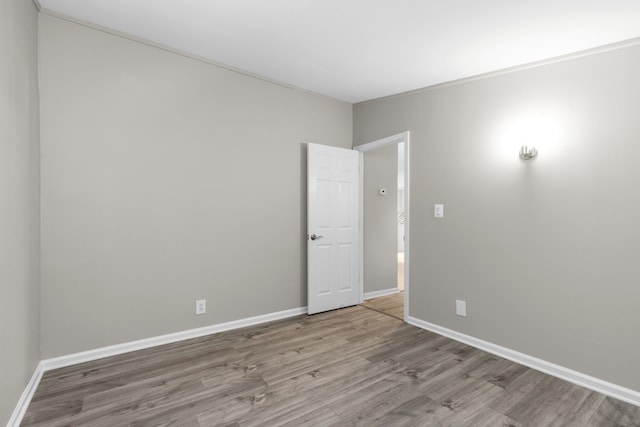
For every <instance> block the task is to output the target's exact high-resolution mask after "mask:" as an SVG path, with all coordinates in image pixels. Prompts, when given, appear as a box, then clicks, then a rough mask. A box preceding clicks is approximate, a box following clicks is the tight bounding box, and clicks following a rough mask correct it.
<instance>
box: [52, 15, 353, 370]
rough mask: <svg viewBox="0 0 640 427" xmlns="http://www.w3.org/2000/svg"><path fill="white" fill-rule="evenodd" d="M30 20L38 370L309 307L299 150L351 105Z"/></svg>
mask: <svg viewBox="0 0 640 427" xmlns="http://www.w3.org/2000/svg"><path fill="white" fill-rule="evenodd" d="M40 24H41V26H40V34H41V37H40V49H41V50H40V66H41V68H40V76H41V80H40V82H41V114H42V122H41V125H42V182H43V186H42V215H43V222H42V270H43V271H42V275H43V283H42V296H43V306H42V333H43V339H42V352H43V358H49V357H53V356H59V355H64V354H69V353H74V352H78V351H82V350H87V349H93V348H98V347H102V346H107V345H111V344H117V343H122V342H127V341H131V340H137V339H142V338H148V337H152V336H156V335H160V334H166V333H171V332H176V331H181V330H185V329H190V328H196V327H201V326H206V325H211V324H216V323H220V322H225V321H231V320H236V319H242V318H246V317H250V316H256V315H261V314H266V313H272V312H277V311H281V310H287V309H293V308H298V307H302V306H305V305H306V267H305V265H306V242H305V240H304V237H305V235H306V223H305V221H306V213H305V206H306V178H305V177H306V170H305V163H306V160H305V159H306V151H305V145H304V144H303V143H307V142H316V143H321V144H326V145H335V146H341V147H347V148H348V147H351V140H352V113H351V112H352V107H351V105H349V104H345V103H341V102H337V101H334V100H330V99H327V98H323V97H320V96H316V95H311V94H309V93H306V92H302V91H297V90H293V89H289V88H285V87H282V86H279V85H275V84H272V83H268V82H265V81H262V80H258V79H255V78H252V77H248V76H245V75H242V74H239V73H235V72H232V71H229V70H226V69H223V68H220V67H217V66H213V65H210V64H207V63H204V62H200V61H197V60H194V59H191V58H188V57H185V56H181V55H178V54H175V53H171V52H168V51H165V50H161V49H158V48H155V47H151V46H149V45H146V44H142V43H139V42H135V41H132V40H129V39H126V38H122V37H118V36H114V35H112V34H108V33H105V32H102V31H98V30H95V29H91V28H87V27H84V26H81V25H78V24H74V23H70V22H67V21H64V20H61V19H58V18H54V17H51V16H48V15H41V20H40ZM199 298H205V299H207V314H206V315H203V316H197V317H196V316H195V315H194V301H195V300H196V299H199Z"/></svg>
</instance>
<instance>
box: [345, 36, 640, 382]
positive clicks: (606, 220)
mask: <svg viewBox="0 0 640 427" xmlns="http://www.w3.org/2000/svg"><path fill="white" fill-rule="evenodd" d="M639 71H640V46H635V47H627V48H623V49H619V50H614V51H609V52H605V53H599V54H595V55H591V56H586V57H582V58H578V59H572V60H568V61H564V62H559V63H555V64H550V65H544V66H540V67H537V68H530V69H527V70H522V71H517V72H513V73H509V74H504V75H499V76H494V77H490V78H484V79H479V80H475V81H470V82H465V83H460V84H454V85H450V86H446V87H440V88H433V89H430V90H424V91H420V92H416V93H411V94H405V95H401V96H395V97H391V98H388V99H382V100H378V101H372V102H367V103H362V104H358V105H356V106H354V138H355V144H356V145H358V144H362V143H365V142H368V141H371V140H375V139H378V138H381V137H385V136H388V135H393V134H396V133H399V132H401V131H405V130H409V131H411V156H412V158H411V192H412V194H411V236H410V237H411V248H410V249H411V271H410V274H411V288H410V291H411V301H410V315H411V316H413V317H416V318H419V319H422V320H424V321H427V322H432V323H435V324H438V325H441V326H444V327H447V328H450V329H453V330H456V331H459V332H462V333H465V334H468V335H471V336H474V337H477V338H481V339H484V340H487V341H490V342H493V343H496V344H499V345H502V346H506V347H508V348H511V349H515V350H518V351H521V352H524V353H526V354H529V355H532V356H536V357H539V358H542V359H544V360H547V361H550V362H554V363H557V364H560V365H563V366H566V367H569V368H572V369H575V370H577V371H580V372H583V373H586V374H588V375H592V376H595V377H598V378H601V379H604V380H607V381H611V382H613V383H616V384H620V385H622V386H625V387H628V388H631V389H634V390H640V376H639V375H637V372H638V360H640V340H638V325H640V310H638V302H639V301H640V273H639V270H638V259H639V256H640V227H638V218H640V185H639V183H640V167H638V159H639V158H640V120H639V118H640V96H639V94H640V79H639V78H638V75H639ZM522 117H529V118H530V119H522ZM523 120H524V121H525V122H526V121H533V122H537V123H538V125H537V126H536V127H535V128H534V129H533V130H530V129H528V128H527V126H523V127H522V128H521V129H520V131H519V132H520V136H518V133H519V132H518V131H517V129H515V130H514V129H513V123H515V122H517V123H523ZM542 122H546V123H555V125H554V126H550V128H551V129H553V128H554V127H555V130H553V131H550V132H549V133H548V134H547V135H546V136H540V137H538V138H537V139H536V145H537V146H538V148H539V149H540V154H539V156H538V158H537V159H536V160H534V161H533V162H531V163H529V164H525V163H522V162H521V161H520V160H519V159H518V148H519V146H520V145H521V144H522V142H526V141H527V139H528V136H529V135H531V134H535V133H537V132H538V131H539V129H540V128H541V127H542V126H541V125H540V123H542ZM435 203H444V205H445V218H443V219H440V220H436V219H434V218H433V205H434V204H435ZM455 299H462V300H466V301H467V311H468V316H467V317H466V318H462V317H457V316H456V315H455V312H454V311H455V303H454V300H455Z"/></svg>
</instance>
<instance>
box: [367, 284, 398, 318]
mask: <svg viewBox="0 0 640 427" xmlns="http://www.w3.org/2000/svg"><path fill="white" fill-rule="evenodd" d="M362 305H363V306H365V307H367V308H370V309H371V310H375V311H379V312H380V313H384V314H388V315H389V316H392V317H395V318H396V319H399V320H404V291H400V292H398V293H397V294H391V295H387V296H384V297H379V298H372V299H369V300H366V301H365V302H363V303H362Z"/></svg>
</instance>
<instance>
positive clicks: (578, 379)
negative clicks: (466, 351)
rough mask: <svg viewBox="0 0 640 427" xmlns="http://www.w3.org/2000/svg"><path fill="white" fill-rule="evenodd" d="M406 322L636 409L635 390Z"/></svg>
mask: <svg viewBox="0 0 640 427" xmlns="http://www.w3.org/2000/svg"><path fill="white" fill-rule="evenodd" d="M407 323H409V324H411V325H413V326H417V327H418V328H422V329H426V330H428V331H431V332H435V333H436V334H439V335H444V336H445V337H448V338H451V339H454V340H456V341H460V342H463V343H465V344H468V345H470V346H472V347H476V348H479V349H480V350H484V351H487V352H489V353H492V354H495V355H497V356H500V357H503V358H505V359H508V360H511V361H512V362H516V363H519V364H521V365H524V366H528V367H530V368H532V369H535V370H537V371H540V372H544V373H545V374H549V375H552V376H554V377H557V378H560V379H562V380H565V381H569V382H571V383H574V384H577V385H579V386H582V387H586V388H588V389H590V390H593V391H597V392H598V393H602V394H605V395H607V396H611V397H614V398H616V399H619V400H622V401H624V402H627V403H631V404H632V405H636V406H640V392H638V391H636V390H631V389H629V388H626V387H622V386H619V385H617V384H613V383H610V382H608V381H604V380H601V379H599V378H595V377H592V376H590V375H586V374H583V373H581V372H578V371H574V370H572V369H569V368H565V367H564V366H560V365H556V364H555V363H551V362H547V361H546V360H542V359H538V358H536V357H533V356H529V355H527V354H524V353H520V352H518V351H515V350H511V349H509V348H506V347H502V346H499V345H496V344H493V343H490V342H488V341H484V340H481V339H478V338H474V337H472V336H470V335H465V334H462V333H460V332H456V331H454V330H451V329H447V328H444V327H442V326H438V325H435V324H433V323H429V322H425V321H424V320H420V319H417V318H415V317H411V316H409V317H408V319H407Z"/></svg>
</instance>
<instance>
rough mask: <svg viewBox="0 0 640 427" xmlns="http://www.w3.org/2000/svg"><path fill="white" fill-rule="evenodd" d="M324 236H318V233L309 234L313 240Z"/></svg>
mask: <svg viewBox="0 0 640 427" xmlns="http://www.w3.org/2000/svg"><path fill="white" fill-rule="evenodd" d="M323 237H324V236H317V235H315V234H311V235H310V236H309V238H310V239H311V240H318V239H322V238H323Z"/></svg>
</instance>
